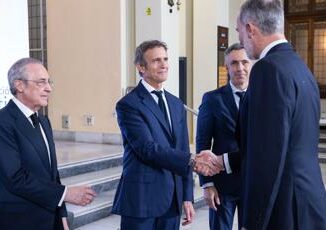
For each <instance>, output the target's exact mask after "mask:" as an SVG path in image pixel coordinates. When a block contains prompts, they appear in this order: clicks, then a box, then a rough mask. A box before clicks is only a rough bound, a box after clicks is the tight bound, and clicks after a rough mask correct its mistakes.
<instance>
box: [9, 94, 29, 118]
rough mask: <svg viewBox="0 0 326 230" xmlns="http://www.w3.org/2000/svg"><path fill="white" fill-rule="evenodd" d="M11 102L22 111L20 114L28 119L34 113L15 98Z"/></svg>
mask: <svg viewBox="0 0 326 230" xmlns="http://www.w3.org/2000/svg"><path fill="white" fill-rule="evenodd" d="M12 101H13V102H14V103H15V104H16V105H17V107H18V108H19V109H20V111H22V113H23V114H24V115H25V116H26V117H27V118H29V117H30V116H31V115H32V114H33V113H35V112H34V111H33V110H31V109H30V108H28V107H27V106H26V105H24V104H23V103H22V102H21V101H19V100H18V99H17V98H16V97H13V98H12Z"/></svg>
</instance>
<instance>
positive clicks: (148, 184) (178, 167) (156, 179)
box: [112, 40, 223, 230]
mask: <svg viewBox="0 0 326 230" xmlns="http://www.w3.org/2000/svg"><path fill="white" fill-rule="evenodd" d="M134 63H135V65H136V67H137V70H138V72H139V73H140V75H141V78H142V79H141V81H140V82H139V84H138V86H137V87H136V88H135V89H134V90H132V91H131V92H130V93H129V94H127V95H126V96H125V97H123V98H122V99H121V100H120V101H119V102H118V103H117V106H116V110H117V115H118V123H119V126H120V130H121V133H122V138H123V145H124V159H123V172H122V176H121V180H120V182H119V186H118V189H117V192H116V195H115V198H114V203H113V209H112V211H113V213H116V214H118V215H121V230H127V229H130V230H173V229H175V230H177V229H179V226H180V215H181V212H182V206H183V208H184V213H185V216H186V217H185V220H184V222H183V224H184V225H186V224H189V223H191V222H192V221H193V217H194V214H195V212H194V208H193V205H192V202H193V179H192V167H195V168H196V170H197V171H198V172H200V173H203V174H205V175H212V174H214V173H217V172H218V171H219V170H221V169H222V168H223V166H221V165H220V164H219V161H218V158H217V157H215V155H214V154H212V153H211V152H210V151H202V153H201V154H199V155H196V154H190V151H189V142H188V131H187V123H186V115H185V113H186V111H185V109H184V106H183V103H182V102H181V100H180V99H178V98H177V97H175V96H173V95H172V94H170V93H169V92H167V91H166V90H165V89H164V88H163V82H165V81H166V80H167V77H168V69H169V65H168V55H167V46H166V44H165V43H164V42H161V41H157V40H152V41H145V42H143V43H141V44H140V45H139V46H138V47H137V49H136V52H135V61H134Z"/></svg>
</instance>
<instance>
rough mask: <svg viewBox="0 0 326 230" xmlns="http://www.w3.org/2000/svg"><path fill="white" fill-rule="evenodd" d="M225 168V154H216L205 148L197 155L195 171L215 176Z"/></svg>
mask: <svg viewBox="0 0 326 230" xmlns="http://www.w3.org/2000/svg"><path fill="white" fill-rule="evenodd" d="M223 170H224V164H223V156H222V155H215V154H214V153H213V152H212V151H210V150H203V151H201V152H200V153H199V154H197V155H196V158H195V165H194V171H195V172H197V173H199V174H202V175H204V176H213V175H215V174H218V173H220V172H221V171H223Z"/></svg>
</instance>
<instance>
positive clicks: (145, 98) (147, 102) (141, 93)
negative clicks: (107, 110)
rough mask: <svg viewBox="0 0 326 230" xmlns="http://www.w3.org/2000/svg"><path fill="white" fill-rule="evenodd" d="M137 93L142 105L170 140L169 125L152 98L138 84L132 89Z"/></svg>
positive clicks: (140, 84) (141, 85)
mask: <svg viewBox="0 0 326 230" xmlns="http://www.w3.org/2000/svg"><path fill="white" fill-rule="evenodd" d="M134 90H136V91H137V93H138V95H139V97H140V98H141V101H142V103H143V104H144V106H146V107H147V108H148V109H149V110H150V111H151V112H152V113H153V114H154V116H155V117H156V118H157V120H158V121H159V122H160V124H161V125H162V126H163V130H164V131H165V132H166V133H167V134H168V135H169V136H170V137H171V138H172V136H171V132H170V127H169V124H168V123H167V122H166V120H165V117H164V115H163V113H162V111H161V110H160V107H159V106H158V105H157V103H156V102H155V100H154V98H153V97H152V96H151V95H150V94H149V92H148V91H147V90H146V89H145V87H144V86H143V84H142V83H141V82H139V84H138V86H137V87H136V88H135V89H134Z"/></svg>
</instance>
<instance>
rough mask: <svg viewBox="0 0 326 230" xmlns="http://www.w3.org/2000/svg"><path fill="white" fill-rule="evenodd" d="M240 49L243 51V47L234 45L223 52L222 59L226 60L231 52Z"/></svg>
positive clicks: (238, 44)
mask: <svg viewBox="0 0 326 230" xmlns="http://www.w3.org/2000/svg"><path fill="white" fill-rule="evenodd" d="M242 49H244V47H243V45H241V44H240V43H234V44H232V45H230V46H229V47H228V48H227V49H226V50H225V51H224V58H226V57H227V56H228V55H229V54H230V53H231V52H232V51H234V50H242Z"/></svg>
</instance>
